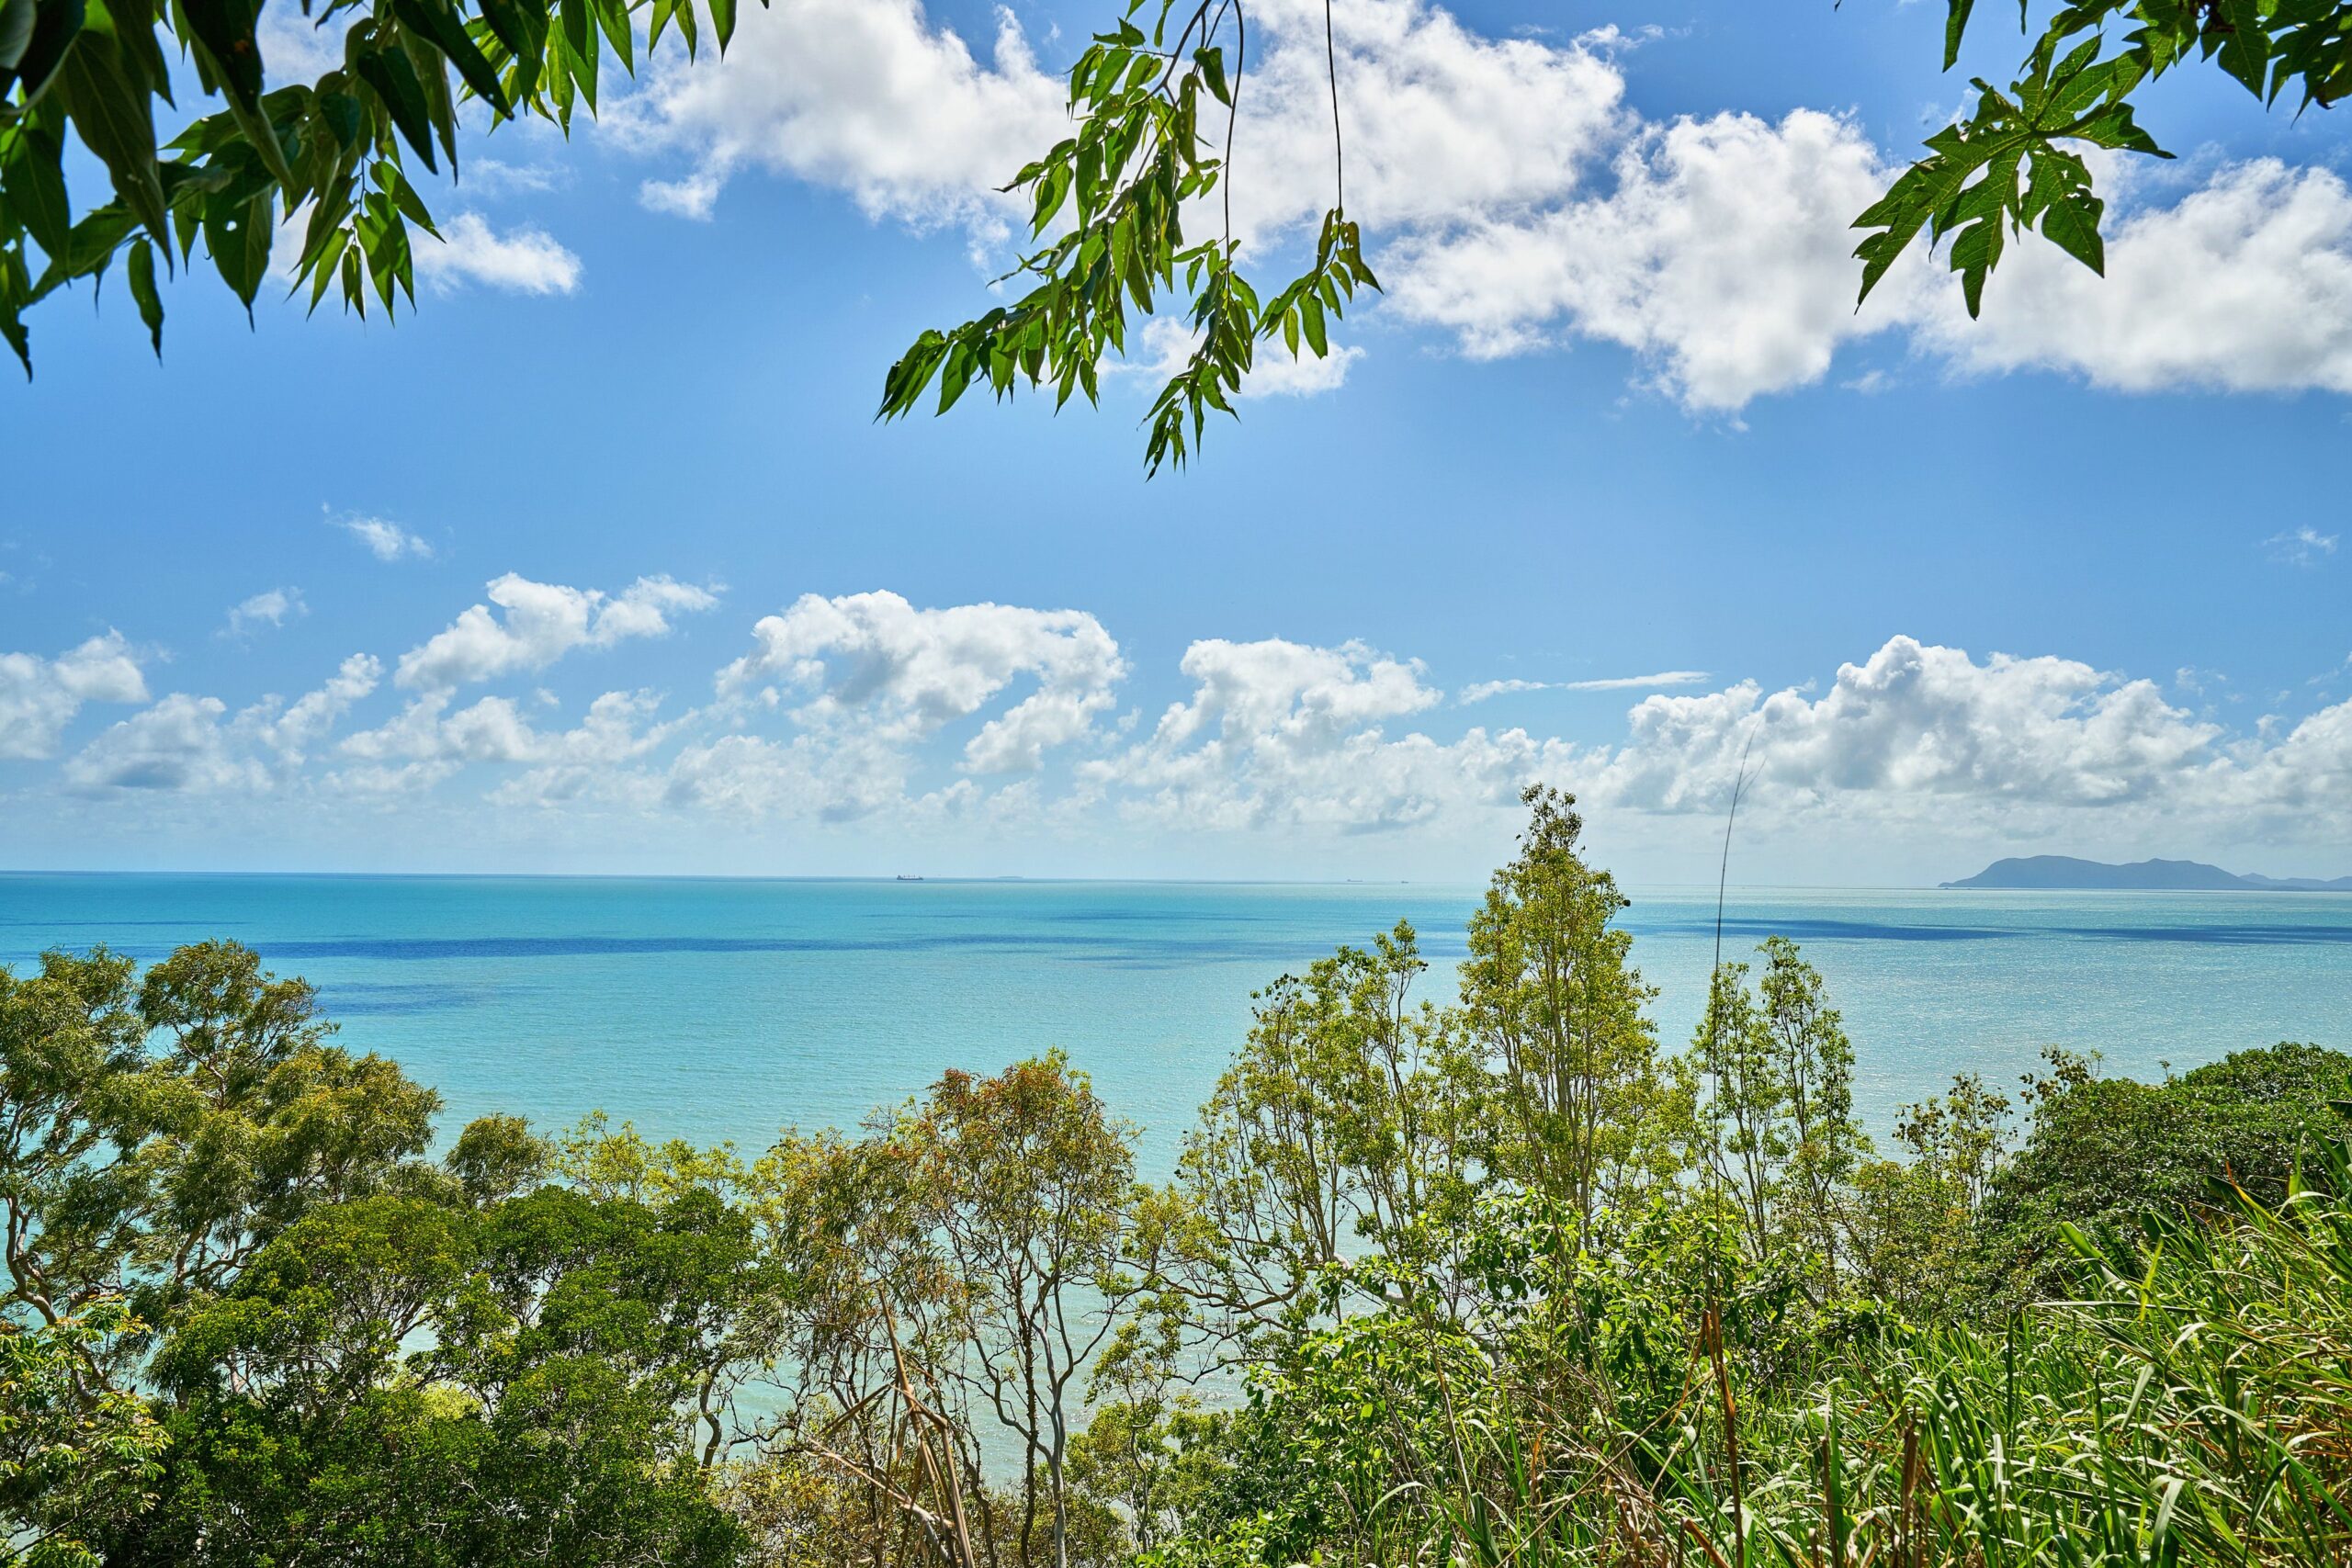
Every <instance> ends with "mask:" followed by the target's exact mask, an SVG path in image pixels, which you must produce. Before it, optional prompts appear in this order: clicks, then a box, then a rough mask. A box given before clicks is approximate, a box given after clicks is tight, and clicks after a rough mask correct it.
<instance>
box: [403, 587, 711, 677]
mask: <svg viewBox="0 0 2352 1568" xmlns="http://www.w3.org/2000/svg"><path fill="white" fill-rule="evenodd" d="M485 592H487V593H488V595H489V598H490V604H495V605H497V606H498V607H499V609H500V610H503V611H504V612H505V614H504V615H503V617H502V616H501V615H497V614H495V613H493V612H492V609H491V607H490V604H475V605H472V606H470V607H469V608H468V609H467V610H466V611H465V613H464V614H462V615H459V616H458V618H457V619H456V620H455V621H452V622H451V623H450V624H449V626H448V627H447V629H446V630H444V631H441V632H439V633H436V634H435V636H434V637H431V638H429V639H428V640H427V641H425V642H424V643H422V644H420V645H419V646H417V647H415V648H413V649H409V650H408V652H406V653H404V654H402V655H401V660H400V665H399V667H398V669H397V671H395V672H394V674H393V676H392V680H393V682H394V683H395V684H397V685H401V686H409V687H417V688H422V689H428V690H430V689H442V688H447V687H452V686H460V685H464V684H466V683H468V682H475V681H487V680H490V679H492V678H493V677H495V676H500V675H506V674H511V673H514V672H515V671H531V670H544V669H546V668H547V667H548V665H550V664H552V663H554V662H555V661H556V660H559V659H560V658H562V657H563V656H564V655H565V654H567V653H569V652H571V650H572V649H575V648H609V647H611V646H613V645H614V644H615V643H617V642H622V641H625V640H627V639H628V638H630V637H663V636H666V635H668V633H669V631H670V617H671V616H673V615H678V614H681V613H690V612H694V611H698V610H707V609H710V608H711V607H712V606H714V605H716V604H718V595H717V594H715V593H713V592H710V591H709V590H708V589H704V588H696V587H695V586H693V585H692V584H690V583H684V582H679V581H674V580H673V579H671V578H668V577H640V578H639V579H638V580H637V581H635V582H633V583H631V584H629V586H628V587H627V588H625V589H623V590H622V591H621V592H619V593H617V594H608V593H605V592H602V591H600V590H597V589H593V588H567V587H564V586H562V585H561V584H559V583H551V582H534V581H531V580H530V579H529V578H526V577H524V576H522V575H521V574H519V573H517V572H511V571H510V572H508V573H507V574H506V575H505V576H503V577H501V578H497V579H495V580H494V581H492V582H491V583H490V585H489V587H488V588H487V590H486V591H485Z"/></svg>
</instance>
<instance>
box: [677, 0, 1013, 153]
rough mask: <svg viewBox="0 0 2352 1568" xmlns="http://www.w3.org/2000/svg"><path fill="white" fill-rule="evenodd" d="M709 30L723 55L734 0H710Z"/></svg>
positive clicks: (732, 19)
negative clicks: (713, 33) (715, 37)
mask: <svg viewBox="0 0 2352 1568" xmlns="http://www.w3.org/2000/svg"><path fill="white" fill-rule="evenodd" d="M710 30H711V31H713V32H715V33H717V34H718V52H719V53H721V54H725V53H726V52H727V45H728V43H729V40H731V39H733V38H734V37H735V0H710ZM998 166H999V167H1000V168H1001V167H1002V166H1003V165H1001V164H1000V165H998Z"/></svg>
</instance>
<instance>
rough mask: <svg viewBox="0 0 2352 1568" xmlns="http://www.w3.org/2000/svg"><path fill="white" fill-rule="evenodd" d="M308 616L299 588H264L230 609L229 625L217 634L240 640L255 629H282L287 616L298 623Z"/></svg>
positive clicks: (308, 611)
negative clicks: (264, 627)
mask: <svg viewBox="0 0 2352 1568" xmlns="http://www.w3.org/2000/svg"><path fill="white" fill-rule="evenodd" d="M310 613H311V607H310V606H309V605H308V604H304V603H302V591H301V590H300V589H299V588H268V589H264V590H263V591H262V592H259V593H256V594H254V596H253V597H252V598H250V599H247V600H245V601H243V603H242V604H232V605H231V606H230V608H229V624H228V625H227V626H224V627H222V628H221V631H220V635H221V636H222V637H245V636H247V635H249V634H250V633H251V632H252V631H253V630H254V628H255V627H257V626H284V625H285V624H286V622H287V618H288V616H292V617H294V618H295V619H298V620H299V619H300V618H301V617H302V616H304V615H309V614H310Z"/></svg>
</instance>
